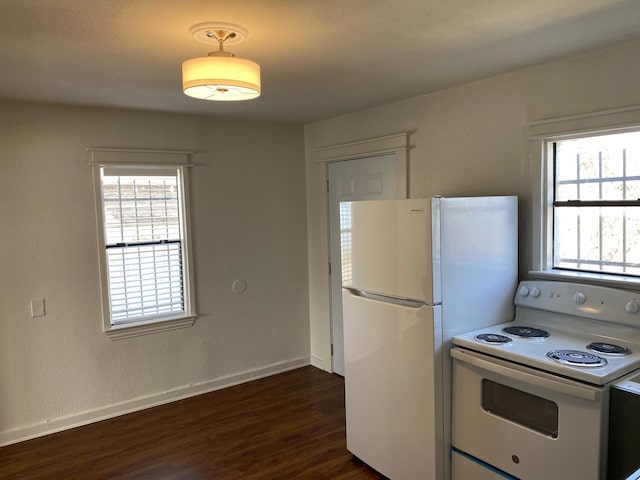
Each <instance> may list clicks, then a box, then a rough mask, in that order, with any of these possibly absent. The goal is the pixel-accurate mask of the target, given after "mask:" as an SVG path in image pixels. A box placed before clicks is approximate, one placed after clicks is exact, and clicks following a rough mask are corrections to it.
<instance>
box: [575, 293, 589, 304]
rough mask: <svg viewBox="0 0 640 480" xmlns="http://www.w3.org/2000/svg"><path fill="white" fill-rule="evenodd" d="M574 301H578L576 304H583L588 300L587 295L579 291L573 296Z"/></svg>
mask: <svg viewBox="0 0 640 480" xmlns="http://www.w3.org/2000/svg"><path fill="white" fill-rule="evenodd" d="M573 301H574V302H576V305H582V304H583V303H584V302H586V301H587V297H586V295H585V294H584V293H582V292H578V293H576V294H575V295H574V296H573Z"/></svg>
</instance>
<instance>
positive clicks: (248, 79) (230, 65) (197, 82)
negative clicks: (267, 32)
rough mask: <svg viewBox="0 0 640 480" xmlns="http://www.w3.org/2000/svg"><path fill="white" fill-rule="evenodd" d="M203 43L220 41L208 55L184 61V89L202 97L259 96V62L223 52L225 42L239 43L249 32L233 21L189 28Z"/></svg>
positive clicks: (192, 94) (188, 93)
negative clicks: (215, 49) (216, 47)
mask: <svg viewBox="0 0 640 480" xmlns="http://www.w3.org/2000/svg"><path fill="white" fill-rule="evenodd" d="M189 32H190V33H191V35H192V36H193V37H194V38H195V39H196V40H198V41H201V42H204V43H208V44H211V43H214V44H218V50H217V51H214V52H210V53H209V55H208V56H206V57H198V58H192V59H190V60H187V61H185V62H183V63H182V90H183V91H184V93H185V94H186V95H189V96H190V97H194V98H200V99H203V100H217V101H238V100H251V99H253V98H257V97H259V96H260V65H258V64H257V63H255V62H252V61H251V60H247V59H245V58H236V56H235V55H234V54H233V53H229V52H226V51H224V44H225V43H226V44H227V45H229V44H233V43H239V42H241V41H242V40H244V38H245V37H246V36H247V31H246V30H245V29H244V28H242V27H240V26H238V25H232V24H230V23H199V24H198V25H194V26H193V27H191V28H190V29H189Z"/></svg>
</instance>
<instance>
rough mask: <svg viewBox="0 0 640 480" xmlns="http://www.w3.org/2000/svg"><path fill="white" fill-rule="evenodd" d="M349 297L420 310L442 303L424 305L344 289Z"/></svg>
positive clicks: (353, 289) (408, 299) (417, 301)
mask: <svg viewBox="0 0 640 480" xmlns="http://www.w3.org/2000/svg"><path fill="white" fill-rule="evenodd" d="M344 289H345V290H347V291H348V292H349V293H350V294H351V295H354V296H356V297H362V298H366V299H369V300H374V301H376V302H384V303H392V304H394V305H401V306H403V307H409V308H422V307H425V306H426V307H436V306H438V305H442V303H440V302H438V303H425V302H421V301H419V300H412V299H410V298H402V297H393V296H391V295H380V294H379V293H371V292H365V291H364V290H358V289H356V288H347V287H344Z"/></svg>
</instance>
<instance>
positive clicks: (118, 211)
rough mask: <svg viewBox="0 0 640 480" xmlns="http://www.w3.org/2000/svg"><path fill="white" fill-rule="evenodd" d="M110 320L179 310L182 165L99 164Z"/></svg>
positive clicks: (115, 321)
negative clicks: (122, 166) (134, 166)
mask: <svg viewBox="0 0 640 480" xmlns="http://www.w3.org/2000/svg"><path fill="white" fill-rule="evenodd" d="M101 185H102V206H103V212H102V213H103V220H104V237H105V248H106V263H107V272H108V288H109V299H110V308H111V323H112V325H119V324H126V323H129V322H132V321H134V322H139V321H141V320H151V319H153V318H158V317H167V316H174V315H180V314H183V313H184V311H185V301H184V269H183V235H182V219H181V215H182V208H181V198H182V195H181V192H180V188H181V187H180V186H181V182H180V169H179V168H171V167H162V168H151V167H146V168H145V167H141V168H119V167H101Z"/></svg>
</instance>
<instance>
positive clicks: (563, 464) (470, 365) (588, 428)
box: [451, 348, 607, 480]
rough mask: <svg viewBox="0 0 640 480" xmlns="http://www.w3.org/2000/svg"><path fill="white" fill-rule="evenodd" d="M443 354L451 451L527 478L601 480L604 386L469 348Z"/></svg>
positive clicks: (456, 349) (528, 479)
mask: <svg viewBox="0 0 640 480" xmlns="http://www.w3.org/2000/svg"><path fill="white" fill-rule="evenodd" d="M451 356H452V357H453V426H452V427H453V428H452V444H453V446H454V447H455V448H456V449H458V450H460V451H462V452H464V453H466V454H468V455H471V456H473V457H475V458H477V459H479V460H481V461H482V462H486V463H487V464H489V465H492V466H494V467H496V468H498V469H500V470H503V471H505V472H507V473H509V474H511V475H514V476H515V477H518V478H523V479H527V480H549V479H550V478H563V479H567V480H570V479H576V480H577V479H580V480H590V479H593V480H598V479H601V478H603V477H604V465H603V464H604V462H603V461H602V459H603V452H604V441H605V438H604V435H603V430H604V427H605V423H604V412H605V407H606V403H607V398H606V388H605V387H596V386H592V385H586V384H583V383H580V382H575V381H572V380H569V379H566V378H561V377H558V376H555V375H551V374H548V373H545V372H541V371H538V370H534V369H532V368H528V367H525V366H522V365H519V364H514V363H511V362H507V361H504V360H500V359H496V358H493V357H489V356H487V355H483V354H481V353H477V352H474V351H471V350H466V349H461V348H453V349H452V350H451ZM454 480H459V479H456V478H455V477H454Z"/></svg>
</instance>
